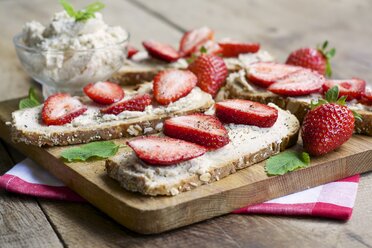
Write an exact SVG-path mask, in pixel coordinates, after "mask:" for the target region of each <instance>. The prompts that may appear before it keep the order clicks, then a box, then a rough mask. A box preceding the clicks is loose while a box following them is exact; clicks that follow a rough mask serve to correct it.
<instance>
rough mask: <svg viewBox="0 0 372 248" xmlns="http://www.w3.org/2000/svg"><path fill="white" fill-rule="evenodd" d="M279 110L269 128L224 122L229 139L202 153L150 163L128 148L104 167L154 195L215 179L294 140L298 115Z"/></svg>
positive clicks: (128, 185) (125, 182)
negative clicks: (171, 162)
mask: <svg viewBox="0 0 372 248" xmlns="http://www.w3.org/2000/svg"><path fill="white" fill-rule="evenodd" d="M272 106H274V107H276V108H278V107H277V106H275V105H273V104H272ZM278 111H279V117H278V120H277V122H276V123H275V124H274V126H273V127H271V128H259V127H254V126H247V125H234V124H229V125H225V127H226V128H227V130H228V132H229V137H230V140H231V141H230V143H229V144H228V145H226V146H225V147H222V148H220V149H217V150H215V151H209V152H207V153H206V154H204V155H203V156H201V157H198V158H194V159H191V160H189V161H185V162H182V163H178V164H175V165H170V166H149V165H146V164H145V163H143V162H142V161H140V160H139V159H138V158H137V157H136V155H135V154H134V152H133V151H132V150H131V149H130V148H128V149H126V150H125V151H122V152H121V153H120V154H118V155H116V156H115V157H113V158H110V159H109V160H107V161H106V171H107V173H108V175H109V176H110V177H112V178H114V179H115V180H117V181H118V182H119V183H120V185H121V186H122V187H124V188H125V189H127V190H130V191H134V192H140V193H141V194H145V195H154V196H155V195H176V194H178V193H180V192H184V191H188V190H191V189H193V188H195V187H198V186H201V185H203V184H208V183H212V182H214V181H218V180H220V179H222V178H224V177H226V176H228V175H230V174H232V173H235V172H236V171H237V170H240V169H243V168H246V167H248V166H250V165H252V164H255V163H258V162H260V161H263V160H265V159H267V158H268V157H270V156H272V155H274V154H277V153H279V152H280V151H283V150H284V149H286V148H287V147H289V146H292V145H294V144H295V143H296V142H297V138H298V131H299V128H300V125H299V122H298V120H297V118H296V117H295V116H294V115H292V114H290V113H289V112H287V111H284V110H281V109H279V108H278Z"/></svg>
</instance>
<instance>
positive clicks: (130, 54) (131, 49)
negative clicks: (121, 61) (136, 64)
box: [127, 45, 138, 59]
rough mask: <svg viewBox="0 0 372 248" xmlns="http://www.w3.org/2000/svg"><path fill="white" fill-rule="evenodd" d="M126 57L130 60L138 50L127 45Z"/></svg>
mask: <svg viewBox="0 0 372 248" xmlns="http://www.w3.org/2000/svg"><path fill="white" fill-rule="evenodd" d="M127 49H128V55H127V58H128V59H130V58H132V57H133V55H135V54H136V53H138V49H137V48H135V47H134V46H132V45H128V48H127Z"/></svg>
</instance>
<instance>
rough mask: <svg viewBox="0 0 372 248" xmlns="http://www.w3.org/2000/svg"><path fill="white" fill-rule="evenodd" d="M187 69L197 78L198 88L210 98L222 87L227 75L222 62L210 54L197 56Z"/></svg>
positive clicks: (219, 58)
mask: <svg viewBox="0 0 372 248" xmlns="http://www.w3.org/2000/svg"><path fill="white" fill-rule="evenodd" d="M188 69H189V70H190V71H192V72H193V73H194V74H195V75H196V77H197V78H198V83H197V85H198V87H199V88H201V89H202V90H203V91H205V92H207V93H209V94H211V95H212V96H215V95H216V94H217V92H218V91H219V90H220V88H221V87H222V86H223V84H224V82H225V80H226V77H227V74H228V70H227V67H226V64H225V62H224V60H223V59H222V58H221V57H219V56H216V55H212V54H203V55H201V56H199V57H198V58H197V59H196V60H195V61H194V62H193V63H191V64H190V65H189V68H188Z"/></svg>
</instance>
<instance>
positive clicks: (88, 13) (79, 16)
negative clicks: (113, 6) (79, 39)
mask: <svg viewBox="0 0 372 248" xmlns="http://www.w3.org/2000/svg"><path fill="white" fill-rule="evenodd" d="M59 2H60V4H61V5H62V7H63V8H64V9H65V11H66V12H67V14H68V15H69V16H71V17H72V18H75V21H77V22H79V21H86V20H88V19H90V18H93V17H95V13H96V12H98V11H100V10H101V9H103V8H104V7H105V5H104V4H103V3H101V2H94V3H91V4H89V5H88V6H86V7H85V8H84V9H82V10H77V11H76V10H75V9H74V7H72V5H71V4H70V3H69V2H67V0H60V1H59Z"/></svg>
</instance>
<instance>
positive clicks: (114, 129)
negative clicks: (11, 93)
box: [11, 69, 226, 146]
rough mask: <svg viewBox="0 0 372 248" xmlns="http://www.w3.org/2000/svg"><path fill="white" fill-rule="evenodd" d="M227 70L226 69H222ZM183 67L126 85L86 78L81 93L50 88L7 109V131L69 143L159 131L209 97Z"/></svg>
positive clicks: (32, 140) (29, 139)
mask: <svg viewBox="0 0 372 248" xmlns="http://www.w3.org/2000/svg"><path fill="white" fill-rule="evenodd" d="M225 76H226V75H225ZM196 84H197V78H196V76H195V75H194V74H193V73H192V72H190V71H188V70H182V71H181V70H177V69H170V70H166V71H162V72H160V73H158V75H157V76H156V77H155V78H154V81H153V82H151V83H146V84H143V85H142V86H141V87H139V88H138V89H137V90H135V91H126V92H124V91H123V89H122V88H121V87H120V86H119V85H117V84H115V83H111V82H97V83H95V84H93V83H92V84H88V85H87V86H85V88H84V92H85V94H86V95H87V96H86V97H72V96H70V95H68V94H63V93H58V94H54V95H52V96H50V97H48V99H46V101H45V102H44V104H42V105H40V106H37V107H33V108H26V109H22V110H18V111H15V112H13V113H12V123H11V125H12V136H13V139H14V140H15V141H18V142H25V143H27V144H32V145H37V146H43V145H49V146H54V145H69V144H79V143H87V142H90V141H95V140H109V139H115V138H121V137H131V136H138V135H141V134H147V133H155V132H159V130H161V128H162V122H163V120H164V119H166V118H169V117H171V116H176V115H185V114H190V113H195V112H203V111H205V110H207V109H208V108H209V107H211V106H212V104H213V103H214V101H213V99H212V97H211V95H210V94H208V93H205V92H203V91H202V90H201V89H200V88H199V87H197V86H196Z"/></svg>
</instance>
